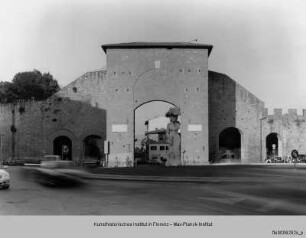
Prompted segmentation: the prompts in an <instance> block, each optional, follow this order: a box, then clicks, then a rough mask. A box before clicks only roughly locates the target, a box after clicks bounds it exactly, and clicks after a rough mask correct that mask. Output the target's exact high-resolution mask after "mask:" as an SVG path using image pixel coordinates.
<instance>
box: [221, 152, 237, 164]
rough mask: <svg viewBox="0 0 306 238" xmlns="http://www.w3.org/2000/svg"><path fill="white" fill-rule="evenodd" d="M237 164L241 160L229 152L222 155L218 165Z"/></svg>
mask: <svg viewBox="0 0 306 238" xmlns="http://www.w3.org/2000/svg"><path fill="white" fill-rule="evenodd" d="M236 162H239V159H238V158H236V155H235V154H234V153H233V152H231V151H227V152H225V153H223V154H222V155H220V157H219V160H218V163H236Z"/></svg>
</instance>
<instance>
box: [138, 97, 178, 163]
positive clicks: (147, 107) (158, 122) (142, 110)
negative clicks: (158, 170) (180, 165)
mask: <svg viewBox="0 0 306 238" xmlns="http://www.w3.org/2000/svg"><path fill="white" fill-rule="evenodd" d="M171 107H177V106H176V105H174V104H172V103H169V102H166V101H149V102H146V103H144V104H141V105H140V106H138V107H137V108H136V109H135V110H134V123H135V124H134V160H135V161H134V164H137V165H140V164H150V165H160V164H165V163H166V160H167V159H168V158H167V155H168V142H167V140H166V128H167V124H168V123H169V122H170V120H169V118H168V117H166V116H165V114H166V113H167V112H168V110H169V109H170V108H171ZM180 120H181V118H180V116H179V117H178V121H179V122H180Z"/></svg>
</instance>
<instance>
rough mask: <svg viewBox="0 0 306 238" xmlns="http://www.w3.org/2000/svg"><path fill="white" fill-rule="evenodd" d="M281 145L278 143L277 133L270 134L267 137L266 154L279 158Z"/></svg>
mask: <svg viewBox="0 0 306 238" xmlns="http://www.w3.org/2000/svg"><path fill="white" fill-rule="evenodd" d="M278 145H279V143H278V134H277V133H270V134H269V135H267V137H266V154H267V157H270V156H273V155H276V156H278V154H279V153H278V152H279V151H278V148H279V146H278Z"/></svg>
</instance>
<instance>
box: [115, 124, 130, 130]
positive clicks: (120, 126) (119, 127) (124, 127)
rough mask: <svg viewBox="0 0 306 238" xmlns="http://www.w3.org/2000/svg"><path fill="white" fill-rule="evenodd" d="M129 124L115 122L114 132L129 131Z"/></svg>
mask: <svg viewBox="0 0 306 238" xmlns="http://www.w3.org/2000/svg"><path fill="white" fill-rule="evenodd" d="M127 131H128V126H127V124H113V125H112V132H127Z"/></svg>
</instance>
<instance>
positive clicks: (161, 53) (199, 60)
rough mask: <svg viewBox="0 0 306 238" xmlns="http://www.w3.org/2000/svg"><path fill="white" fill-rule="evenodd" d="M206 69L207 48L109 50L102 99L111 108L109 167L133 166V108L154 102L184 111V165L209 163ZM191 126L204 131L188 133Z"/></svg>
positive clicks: (109, 115)
mask: <svg viewBox="0 0 306 238" xmlns="http://www.w3.org/2000/svg"><path fill="white" fill-rule="evenodd" d="M207 67H208V50H207V49H166V48H164V49H109V50H108V51H107V81H106V83H105V88H106V94H105V98H104V99H105V103H106V105H110V106H107V107H106V108H107V114H108V117H107V118H109V120H108V121H107V136H108V139H109V141H110V157H109V161H110V164H111V165H114V166H130V165H132V163H133V150H134V141H133V138H134V131H133V128H134V110H135V109H136V108H137V107H139V106H141V105H142V104H145V103H147V102H150V101H155V100H158V101H166V102H168V103H171V104H174V105H176V106H178V107H179V108H180V109H181V112H182V116H181V128H182V129H181V135H182V142H181V144H182V160H183V161H182V162H183V164H190V165H200V164H206V163H208V94H207V91H208V69H207ZM190 125H197V126H199V127H198V128H200V127H201V130H198V131H192V130H188V128H190V127H189V126H190ZM117 129H119V130H117Z"/></svg>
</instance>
